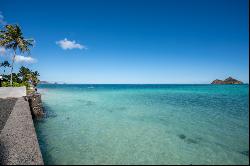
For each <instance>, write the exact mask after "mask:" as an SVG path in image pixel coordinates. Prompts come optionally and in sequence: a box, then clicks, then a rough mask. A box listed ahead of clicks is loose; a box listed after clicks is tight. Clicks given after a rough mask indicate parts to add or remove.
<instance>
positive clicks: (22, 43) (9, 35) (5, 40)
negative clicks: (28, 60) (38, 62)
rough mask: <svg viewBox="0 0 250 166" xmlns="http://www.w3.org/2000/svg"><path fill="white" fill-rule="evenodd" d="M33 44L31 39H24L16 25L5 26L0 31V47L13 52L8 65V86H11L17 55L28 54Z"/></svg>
mask: <svg viewBox="0 0 250 166" xmlns="http://www.w3.org/2000/svg"><path fill="white" fill-rule="evenodd" d="M33 42H34V40H33V39H25V38H24V37H23V33H22V31H21V28H20V26H18V25H6V26H5V27H4V29H3V30H1V31H0V46H1V47H4V48H5V49H8V50H12V51H13V56H12V62H11V65H10V67H11V73H10V86H13V76H14V75H13V68H14V63H15V59H16V55H17V53H19V54H24V53H29V52H30V47H31V46H33Z"/></svg>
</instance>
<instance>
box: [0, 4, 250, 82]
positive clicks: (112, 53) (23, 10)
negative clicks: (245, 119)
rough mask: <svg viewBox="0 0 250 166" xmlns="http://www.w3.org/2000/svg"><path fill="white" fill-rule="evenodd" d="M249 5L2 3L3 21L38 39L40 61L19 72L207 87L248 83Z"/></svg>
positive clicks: (52, 77)
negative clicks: (223, 81)
mask: <svg viewBox="0 0 250 166" xmlns="http://www.w3.org/2000/svg"><path fill="white" fill-rule="evenodd" d="M248 3H249V2H248V1H247V0H152V1H149V0H144V1H143V0H113V1H110V0H91V1H84V0H82V1H80V0H78V1H77V0H70V1H69V0H67V1H59V0H55V1H46V0H40V1H38V0H36V1H24V0H23V1H20V0H12V1H8V0H1V5H0V11H1V13H0V16H1V17H0V23H1V22H2V23H4V22H5V23H18V24H19V25H20V26H21V27H22V29H23V32H24V35H25V37H33V38H34V39H35V41H36V43H35V47H34V48H33V49H32V51H31V55H32V58H34V59H35V61H33V63H27V62H23V61H21V62H18V63H17V67H18V66H20V65H25V66H28V67H30V68H32V69H34V70H38V71H39V72H40V74H41V80H46V81H58V82H67V83H210V82H211V81H212V80H213V79H216V78H219V79H224V78H226V77H228V76H233V77H235V78H237V79H240V80H243V81H244V82H249V81H248V80H249V76H248V75H249V70H248V68H249V62H248V61H249V47H248V44H249V31H248V29H249V21H248V19H249V18H248V17H249V16H248V13H249V8H248V6H249V4H248ZM63 48H64V49H63ZM6 57H7V56H6V55H5V56H0V58H1V59H2V60H3V59H6Z"/></svg>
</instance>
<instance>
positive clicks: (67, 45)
mask: <svg viewBox="0 0 250 166" xmlns="http://www.w3.org/2000/svg"><path fill="white" fill-rule="evenodd" d="M56 44H57V45H59V46H60V47H61V48H62V49H64V50H67V49H69V50H71V49H80V50H81V49H85V50H86V49H87V47H86V46H84V45H81V44H79V43H76V41H74V40H73V41H70V40H68V39H67V38H65V39H64V40H59V41H57V42H56Z"/></svg>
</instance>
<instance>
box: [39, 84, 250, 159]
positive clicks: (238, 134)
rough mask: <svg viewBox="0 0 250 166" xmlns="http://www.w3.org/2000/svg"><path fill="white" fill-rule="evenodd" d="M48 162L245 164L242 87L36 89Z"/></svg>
mask: <svg viewBox="0 0 250 166" xmlns="http://www.w3.org/2000/svg"><path fill="white" fill-rule="evenodd" d="M39 91H40V92H41V93H42V97H43V103H44V107H45V109H46V112H47V113H46V117H45V118H44V119H42V120H38V121H36V123H35V126H36V130H37V134H38V139H39V144H40V147H41V150H42V154H43V158H44V161H45V163H46V164H249V141H248V139H249V120H248V118H249V103H248V99H249V92H248V91H249V86H248V85H40V87H39Z"/></svg>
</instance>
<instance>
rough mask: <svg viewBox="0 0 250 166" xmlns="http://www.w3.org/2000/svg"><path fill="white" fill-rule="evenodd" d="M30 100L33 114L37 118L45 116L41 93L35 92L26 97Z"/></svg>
mask: <svg viewBox="0 0 250 166" xmlns="http://www.w3.org/2000/svg"><path fill="white" fill-rule="evenodd" d="M24 98H25V100H27V101H28V102H29V105H30V110H31V114H32V116H33V117H35V118H42V117H44V112H43V106H42V100H41V94H39V93H35V94H30V95H28V96H25V97H24Z"/></svg>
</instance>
